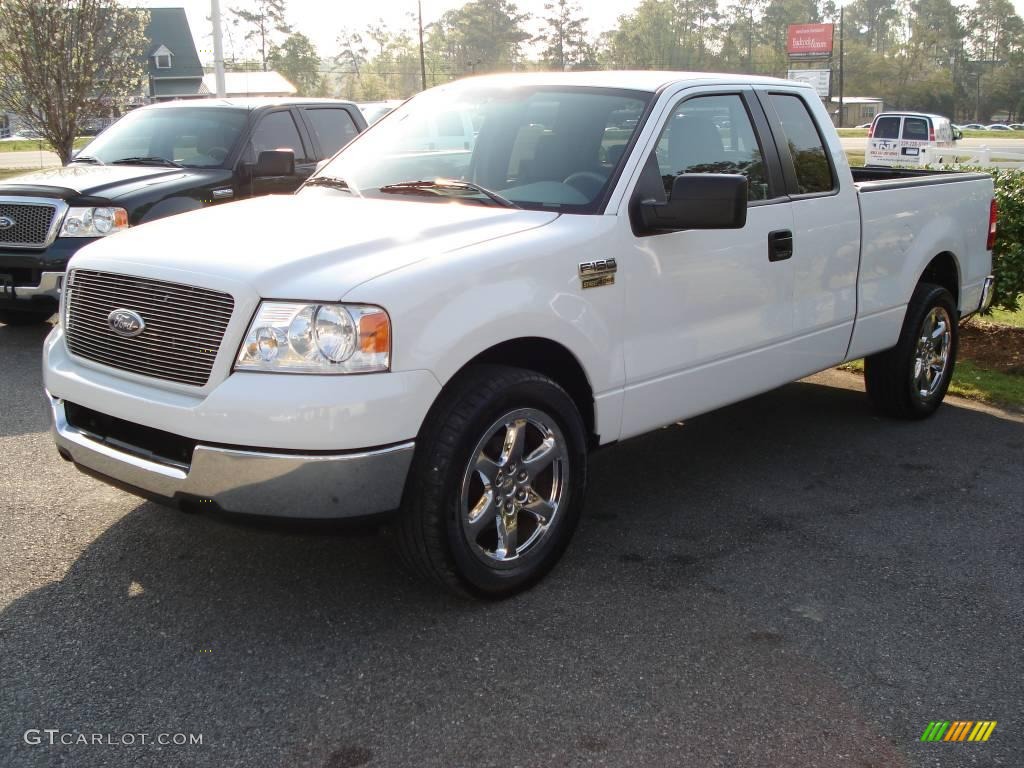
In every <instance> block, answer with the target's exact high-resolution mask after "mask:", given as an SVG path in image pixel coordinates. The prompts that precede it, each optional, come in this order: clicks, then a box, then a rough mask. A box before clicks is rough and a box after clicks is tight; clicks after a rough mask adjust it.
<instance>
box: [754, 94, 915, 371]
mask: <svg viewBox="0 0 1024 768" xmlns="http://www.w3.org/2000/svg"><path fill="white" fill-rule="evenodd" d="M758 95H759V96H760V98H761V101H762V104H763V105H764V107H765V112H766V114H767V115H768V119H769V121H770V122H771V125H772V132H773V134H774V135H775V137H776V146H777V148H778V152H779V157H780V158H781V160H782V171H783V176H784V178H785V179H786V188H787V191H788V192H789V197H790V200H792V201H793V202H792V206H793V221H794V228H793V259H792V266H793V270H794V275H793V277H794V285H793V342H792V343H791V344H789V345H787V346H785V347H783V348H782V350H781V351H784V352H785V354H786V355H788V356H789V357H790V358H791V359H790V361H789V365H790V367H791V368H792V369H793V372H794V375H795V376H796V375H803V374H808V373H813V372H815V371H820V370H824V369H825V368H828V367H829V366H831V365H835V364H836V363H839V362H841V361H842V360H843V359H844V358H845V356H846V349H847V347H848V345H849V343H850V335H851V333H852V332H853V321H854V317H855V315H856V312H857V267H858V264H859V261H860V208H859V205H858V201H857V193H856V190H855V189H854V187H853V184H852V182H851V181H847V183H846V184H845V185H842V184H840V182H839V178H840V177H839V174H838V173H837V172H836V169H837V167H842V168H844V169H845V167H846V158H845V157H844V156H843V153H842V149H841V148H840V147H839V144H838V142H837V143H836V144H835V147H836V148H835V150H834V151H830V150H829V144H828V142H826V141H825V139H824V136H823V133H822V131H821V128H820V126H822V125H825V124H826V122H828V121H829V118H828V114H827V112H826V111H825V109H824V107H823V105H822V104H821V102H820V101H819V100H817V99H813V101H812V100H810V99H809V98H807V95H806V94H804V93H799V92H763V91H758ZM812 103H813V107H812V106H811V104H812ZM885 119H895V120H899V118H882V119H880V120H879V121H878V123H879V124H881V123H882V120H885ZM907 119H908V120H909V119H910V118H907ZM829 130H830V131H831V127H830V128H829ZM842 178H844V179H848V180H849V179H850V174H849V172H848V171H845V172H844V174H843V177H842Z"/></svg>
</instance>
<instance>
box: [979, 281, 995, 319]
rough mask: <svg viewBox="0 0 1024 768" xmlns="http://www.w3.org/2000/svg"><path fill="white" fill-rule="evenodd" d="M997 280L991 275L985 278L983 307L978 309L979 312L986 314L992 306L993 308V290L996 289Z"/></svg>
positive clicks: (982, 295)
mask: <svg viewBox="0 0 1024 768" xmlns="http://www.w3.org/2000/svg"><path fill="white" fill-rule="evenodd" d="M995 283H996V278H995V276H994V275H989V276H988V277H986V278H985V285H984V286H983V287H982V289H981V305H980V306H979V307H978V311H979V312H984V311H985V310H986V309H988V308H989V307H990V306H992V289H993V288H994V287H995Z"/></svg>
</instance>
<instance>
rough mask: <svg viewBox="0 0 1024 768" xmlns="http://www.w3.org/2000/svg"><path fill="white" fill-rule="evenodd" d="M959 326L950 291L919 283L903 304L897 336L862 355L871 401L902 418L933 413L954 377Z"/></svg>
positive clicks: (917, 417) (912, 417) (887, 412)
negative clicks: (904, 309)
mask: <svg viewBox="0 0 1024 768" xmlns="http://www.w3.org/2000/svg"><path fill="white" fill-rule="evenodd" d="M959 332H960V328H959V325H958V323H957V310H956V304H955V303H954V301H953V297H952V296H951V295H950V293H949V291H947V290H946V289H945V288H943V287H942V286H939V285H932V284H930V283H921V284H919V285H918V286H917V288H916V289H914V295H913V296H912V297H911V299H910V304H909V305H908V306H907V314H906V317H905V318H904V320H903V329H902V330H901V331H900V339H899V342H897V344H896V346H895V347H893V348H892V349H889V350H886V351H885V352H879V353H877V354H874V355H871V356H870V357H868V358H866V359H865V360H864V384H865V386H866V388H867V392H868V397H870V398H871V401H872V403H873V404H874V405H875V407H876V408H877V409H878V410H879V411H880V412H881V413H884V414H885V415H887V416H894V417H896V418H902V419H923V418H925V417H927V416H930V415H931V414H933V413H934V412H935V411H936V409H937V408H938V407H939V406H940V405H941V404H942V400H943V398H945V396H946V390H947V389H949V382H950V380H951V379H952V378H953V368H954V367H955V365H956V353H957V343H958V341H959Z"/></svg>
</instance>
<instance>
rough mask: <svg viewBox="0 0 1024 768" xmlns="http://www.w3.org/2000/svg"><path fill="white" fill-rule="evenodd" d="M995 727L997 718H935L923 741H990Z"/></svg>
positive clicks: (929, 724) (923, 735) (922, 737)
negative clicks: (950, 719) (951, 720)
mask: <svg viewBox="0 0 1024 768" xmlns="http://www.w3.org/2000/svg"><path fill="white" fill-rule="evenodd" d="M995 728H996V721H995V720H977V721H975V720H954V721H953V722H950V721H949V720H933V721H932V722H930V723H928V727H927V728H925V729H924V733H922V734H921V741H988V737H989V736H991V735H992V731H994V730H995Z"/></svg>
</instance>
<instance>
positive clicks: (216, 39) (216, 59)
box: [210, 0, 227, 99]
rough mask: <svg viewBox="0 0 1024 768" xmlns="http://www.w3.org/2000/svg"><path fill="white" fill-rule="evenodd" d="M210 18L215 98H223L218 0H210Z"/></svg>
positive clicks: (222, 67)
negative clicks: (215, 87) (211, 23)
mask: <svg viewBox="0 0 1024 768" xmlns="http://www.w3.org/2000/svg"><path fill="white" fill-rule="evenodd" d="M210 19H211V20H212V21H213V72H214V75H213V76H214V78H215V79H216V83H217V98H218V99H223V98H224V96H225V95H227V94H226V90H227V87H226V86H225V85H224V41H223V39H222V37H223V33H222V31H221V28H220V0H210Z"/></svg>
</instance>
